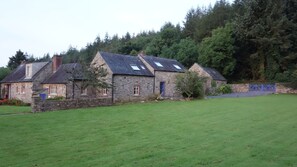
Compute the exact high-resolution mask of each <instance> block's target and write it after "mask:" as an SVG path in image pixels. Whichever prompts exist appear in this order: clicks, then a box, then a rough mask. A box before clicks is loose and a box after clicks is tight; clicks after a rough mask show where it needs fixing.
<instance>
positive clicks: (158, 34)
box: [7, 0, 297, 83]
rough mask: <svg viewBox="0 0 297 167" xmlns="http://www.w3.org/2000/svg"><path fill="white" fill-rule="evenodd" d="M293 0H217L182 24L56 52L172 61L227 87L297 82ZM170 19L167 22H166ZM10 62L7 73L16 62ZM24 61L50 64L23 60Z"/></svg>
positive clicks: (69, 57) (66, 56) (66, 58)
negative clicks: (214, 76)
mask: <svg viewBox="0 0 297 167" xmlns="http://www.w3.org/2000/svg"><path fill="white" fill-rule="evenodd" d="M296 9H297V0H281V1H279V0H235V1H234V2H233V3H231V4H230V3H229V2H228V1H226V0H218V1H217V2H216V3H215V4H214V5H213V6H209V7H199V6H198V7H197V8H192V9H189V11H188V12H187V11H185V13H186V15H185V19H184V21H183V22H182V24H177V25H174V24H172V23H170V22H166V23H164V25H163V26H162V27H161V28H160V30H159V31H145V32H140V33H138V34H130V33H129V32H127V33H126V34H125V35H124V36H122V37H119V36H118V35H113V36H109V35H108V33H106V35H105V37H104V38H103V39H101V38H100V37H99V36H98V37H96V38H95V40H94V41H93V42H92V43H88V44H86V46H85V47H84V48H81V49H77V48H74V47H70V48H68V50H67V51H64V52H61V55H62V56H63V63H71V62H82V63H90V62H91V60H92V59H93V57H94V56H95V54H96V53H97V52H98V51H105V52H112V53H120V54H128V55H137V54H139V53H140V52H144V53H145V54H146V55H153V56H158V57H165V58H173V59H177V60H178V61H180V62H181V63H182V64H183V65H184V66H185V67H187V68H189V67H190V66H191V65H192V64H193V63H194V62H197V63H199V64H201V65H202V66H205V67H212V68H215V69H217V70H218V71H219V72H221V73H222V74H223V75H224V76H225V77H226V78H227V79H228V81H229V82H230V83H243V82H291V81H297V12H296ZM168 20H170V18H168ZM17 54H19V55H22V54H23V55H25V54H24V53H23V52H21V51H20V50H19V51H17V53H16V55H15V56H13V57H11V58H10V61H9V63H8V66H7V67H8V68H9V69H10V70H12V69H13V68H15V67H16V65H17V64H18V63H20V61H19V60H15V59H16V56H17ZM24 59H26V60H27V61H44V60H49V59H50V56H49V55H48V54H47V55H45V56H44V57H41V58H34V56H26V55H25V58H24Z"/></svg>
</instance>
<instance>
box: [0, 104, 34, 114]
mask: <svg viewBox="0 0 297 167" xmlns="http://www.w3.org/2000/svg"><path fill="white" fill-rule="evenodd" d="M29 112H31V107H30V106H8V105H0V116H1V115H8V114H20V113H29Z"/></svg>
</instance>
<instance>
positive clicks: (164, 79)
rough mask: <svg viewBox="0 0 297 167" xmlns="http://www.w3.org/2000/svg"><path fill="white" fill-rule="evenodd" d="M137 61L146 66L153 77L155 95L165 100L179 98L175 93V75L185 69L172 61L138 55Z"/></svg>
mask: <svg viewBox="0 0 297 167" xmlns="http://www.w3.org/2000/svg"><path fill="white" fill-rule="evenodd" d="M138 57H139V59H140V60H141V61H142V62H143V63H144V64H145V65H146V66H147V68H148V69H149V71H150V72H151V73H152V74H153V75H154V83H153V84H154V90H153V92H154V93H155V94H160V95H161V96H162V97H165V98H179V97H181V94H180V93H179V92H177V91H176V88H175V80H176V75H178V74H180V73H184V72H185V70H186V69H185V67H184V66H183V65H182V64H181V63H179V62H178V61H177V60H174V59H167V58H161V57H155V56H146V55H138Z"/></svg>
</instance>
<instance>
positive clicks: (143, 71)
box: [100, 52, 153, 77]
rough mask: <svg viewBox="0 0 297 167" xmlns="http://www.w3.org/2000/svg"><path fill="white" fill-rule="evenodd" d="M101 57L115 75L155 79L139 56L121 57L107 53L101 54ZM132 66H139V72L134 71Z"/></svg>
mask: <svg viewBox="0 0 297 167" xmlns="http://www.w3.org/2000/svg"><path fill="white" fill-rule="evenodd" d="M100 55H101V56H102V58H103V59H104V61H105V62H106V64H107V65H108V66H109V68H110V69H111V71H112V73H113V74H117V75H136V76H149V77H153V74H152V73H151V72H150V71H149V70H148V68H147V67H146V66H145V65H144V64H143V63H142V61H141V60H140V59H139V58H138V57H137V56H130V55H120V54H114V53H107V52H100ZM131 65H133V66H137V67H138V69H139V70H134V69H133V68H132V67H131Z"/></svg>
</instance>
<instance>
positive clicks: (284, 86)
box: [275, 83, 297, 94]
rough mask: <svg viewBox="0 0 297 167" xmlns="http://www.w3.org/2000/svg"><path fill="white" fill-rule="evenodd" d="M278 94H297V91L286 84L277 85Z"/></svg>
mask: <svg viewBox="0 0 297 167" xmlns="http://www.w3.org/2000/svg"><path fill="white" fill-rule="evenodd" d="M275 86H276V90H275V92H276V93H293V94H297V90H296V89H293V88H291V87H290V86H288V84H284V83H276V84H275Z"/></svg>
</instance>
